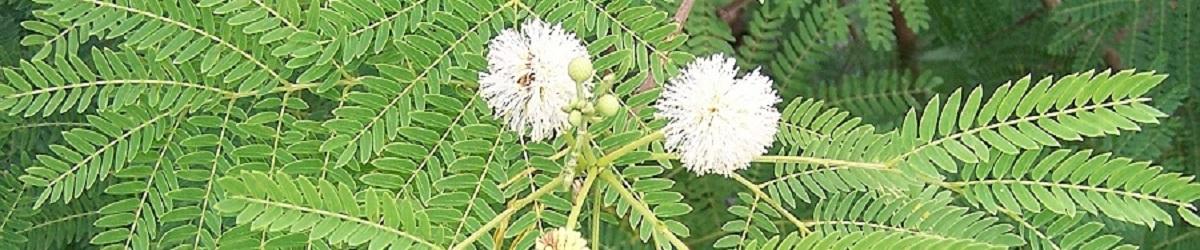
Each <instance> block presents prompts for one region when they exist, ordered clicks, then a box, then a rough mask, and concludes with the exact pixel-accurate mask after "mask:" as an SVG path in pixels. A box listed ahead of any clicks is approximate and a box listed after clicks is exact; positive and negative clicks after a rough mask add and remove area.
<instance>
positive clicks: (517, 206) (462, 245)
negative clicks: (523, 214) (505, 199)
mask: <svg viewBox="0 0 1200 250" xmlns="http://www.w3.org/2000/svg"><path fill="white" fill-rule="evenodd" d="M562 183H563V178H562V176H559V177H555V178H554V180H551V181H550V183H546V185H544V186H542V187H541V188H538V189H537V190H536V191H533V193H531V194H529V196H525V198H521V199H520V200H517V201H516V202H514V203H513V205H512V206H510V207H508V209H505V210H504V212H500V214H498V215H496V217H495V218H492V220H491V221H488V223H487V224H484V225H483V227H480V228H479V229H478V230H475V232H473V233H471V236H468V237H467V238H466V239H464V240H463V241H460V242H458V244H455V245H454V247H452V248H450V249H454V250H461V249H466V248H467V246H470V245H471V243H474V242H475V240H478V239H479V237H481V236H483V234H484V233H487V231H488V230H492V228H495V227H496V226H497V225H499V224H500V222H501V221H504V220H505V219H508V217H510V216H512V215H513V214H514V213H516V212H517V210H521V208H524V207H525V206H526V205H529V203H531V202H533V201H534V200H537V198H538V197H542V195H545V194H548V193H550V192H552V191H554V190H555V189H557V188H558V185H562Z"/></svg>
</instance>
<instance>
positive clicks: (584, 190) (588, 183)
mask: <svg viewBox="0 0 1200 250" xmlns="http://www.w3.org/2000/svg"><path fill="white" fill-rule="evenodd" d="M598 173H600V171H599V170H597V169H594V168H593V169H590V170H589V171H588V176H587V179H584V180H583V187H580V188H579V190H578V192H575V205H574V206H571V214H570V215H568V216H567V229H570V230H575V225H577V224H579V223H578V222H579V213H580V211H582V210H583V201H584V198H587V196H588V191H589V190H591V189H592V184H594V183H595V182H596V175H597V174H598Z"/></svg>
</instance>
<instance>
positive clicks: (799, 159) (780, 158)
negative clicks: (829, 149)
mask: <svg viewBox="0 0 1200 250" xmlns="http://www.w3.org/2000/svg"><path fill="white" fill-rule="evenodd" d="M754 162H768V163H803V164H816V165H823V166H847V167H859V168H873V169H887V168H888V166H887V165H884V164H881V163H871V162H856V161H843V160H835V159H823V158H815V157H807V156H789V155H763V156H758V157H754Z"/></svg>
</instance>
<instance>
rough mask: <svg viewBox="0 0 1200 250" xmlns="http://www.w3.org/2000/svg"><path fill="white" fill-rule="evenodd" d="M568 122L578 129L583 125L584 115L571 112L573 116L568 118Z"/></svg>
mask: <svg viewBox="0 0 1200 250" xmlns="http://www.w3.org/2000/svg"><path fill="white" fill-rule="evenodd" d="M567 122H570V123H571V126H572V127H578V126H579V125H580V124H583V114H580V113H579V111H571V115H569V116H567Z"/></svg>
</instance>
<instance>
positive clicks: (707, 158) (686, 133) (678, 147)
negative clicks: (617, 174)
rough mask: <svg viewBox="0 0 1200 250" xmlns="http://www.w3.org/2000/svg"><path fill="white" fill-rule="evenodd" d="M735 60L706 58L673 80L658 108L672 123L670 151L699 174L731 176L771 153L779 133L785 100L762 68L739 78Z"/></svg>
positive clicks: (669, 124) (668, 129)
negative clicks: (770, 150) (765, 154)
mask: <svg viewBox="0 0 1200 250" xmlns="http://www.w3.org/2000/svg"><path fill="white" fill-rule="evenodd" d="M734 63H735V62H734V60H733V59H730V58H727V57H725V56H724V55H721V54H717V55H713V56H711V57H708V58H700V59H697V60H696V61H695V62H692V63H691V64H689V65H688V66H687V67H686V68H684V70H683V72H682V73H680V74H679V75H678V76H676V77H674V78H672V79H671V81H670V82H669V83H668V85H667V87H666V90H665V91H664V92H663V94H662V96H661V97H659V99H658V103H657V104H655V107H656V108H657V109H658V112H657V113H655V114H656V115H657V116H658V117H662V118H666V119H667V120H668V122H667V126H666V127H665V128H663V130H664V131H663V132H664V133H665V134H666V147H667V149H668V150H671V151H674V152H677V153H678V154H679V160H680V161H681V162H683V165H684V167H686V168H687V169H689V170H691V171H692V172H695V173H696V174H697V175H705V174H710V173H715V174H721V175H726V176H728V175H730V174H732V173H733V171H736V170H741V169H745V168H747V167H749V166H750V161H752V160H753V159H754V157H756V156H759V155H762V154H763V153H766V152H767V148H768V147H770V146H771V143H772V142H774V141H775V133H776V132H777V131H778V126H779V125H778V122H779V111H778V110H776V109H775V104H776V103H779V101H780V99H779V96H778V95H777V94H776V93H775V90H774V89H772V88H771V79H769V78H767V77H766V76H763V75H762V74H760V73H759V72H758V69H755V70H754V71H752V72H750V73H748V74H746V75H745V76H743V77H742V78H741V79H736V78H735V77H736V74H737V71H738V69H737V66H736V65H735V64H734Z"/></svg>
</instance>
